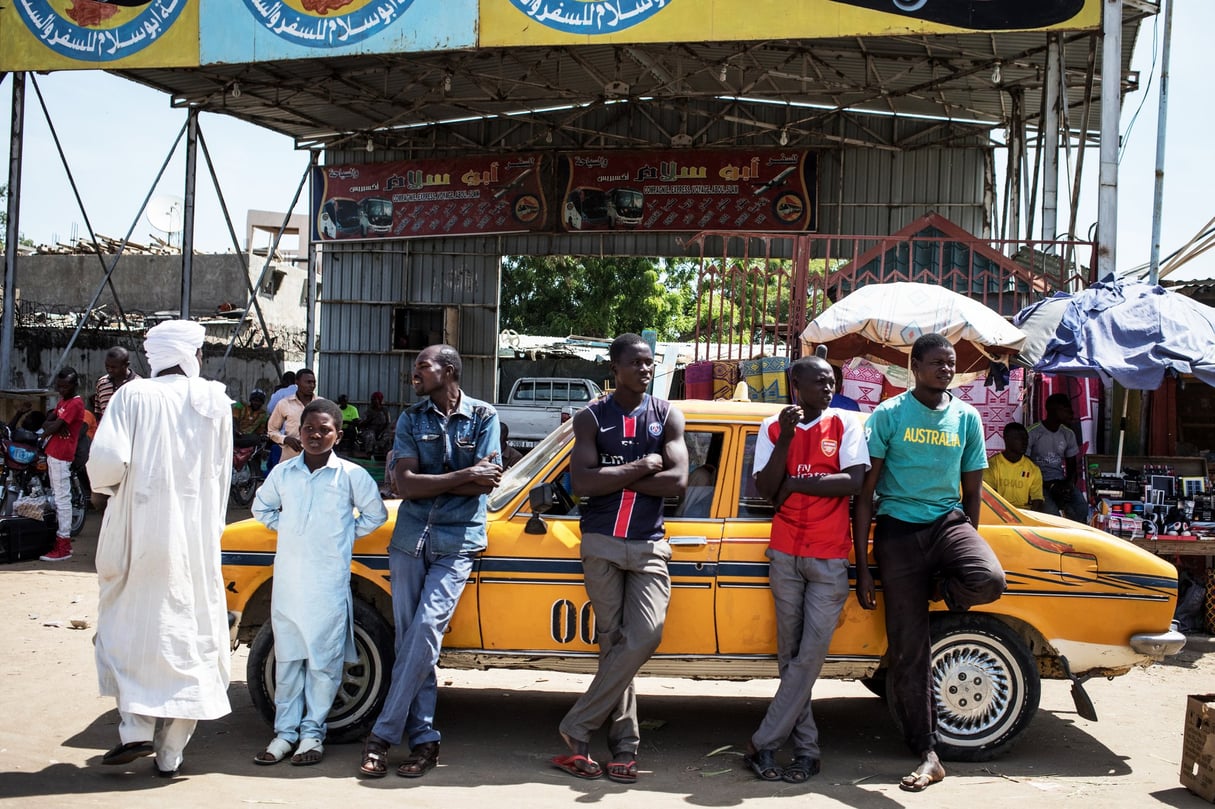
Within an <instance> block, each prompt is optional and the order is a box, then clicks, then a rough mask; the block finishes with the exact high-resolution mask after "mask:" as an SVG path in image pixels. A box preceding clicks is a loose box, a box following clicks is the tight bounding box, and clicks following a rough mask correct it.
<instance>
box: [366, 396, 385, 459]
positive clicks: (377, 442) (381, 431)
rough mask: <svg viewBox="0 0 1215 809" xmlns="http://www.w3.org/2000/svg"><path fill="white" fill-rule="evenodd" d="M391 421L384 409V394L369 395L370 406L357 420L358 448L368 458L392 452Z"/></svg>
mask: <svg viewBox="0 0 1215 809" xmlns="http://www.w3.org/2000/svg"><path fill="white" fill-rule="evenodd" d="M392 440H393V435H392V420H391V419H390V418H389V416H388V410H387V408H385V407H384V394H382V393H380V392H379V391H378V390H377V391H376V392H375V393H373V394H371V406H370V407H369V408H367V412H366V413H365V414H364V415H363V418H362V419H360V420H359V447H360V448H361V449H362V450H363V451H364V452H366V453H367V454H368V455H369V456H371V457H375V456H376V455H385V454H386V453H388V452H389V451H390V450H392Z"/></svg>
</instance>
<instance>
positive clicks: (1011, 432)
mask: <svg viewBox="0 0 1215 809" xmlns="http://www.w3.org/2000/svg"><path fill="white" fill-rule="evenodd" d="M1028 444H1029V431H1028V430H1026V429H1025V425H1024V424H1020V423H1019V422H1015V421H1010V422H1009V423H1008V424H1005V425H1004V451H1003V452H997V453H996V454H995V455H993V456H991V457H990V458H988V459H987V468H986V469H985V470H983V481H984V482H985V483H987V485H988V486H991V487H992V488H993V489H995V490H996V491H997V492H999V493H1000V496H1001V497H1003V498H1004V499H1005V500H1007V501H1008V502H1010V503H1012V504H1013V505H1014V506H1016V507H1017V508H1029V509H1033V510H1034V511H1041V510H1042V470H1041V469H1039V468H1038V465H1037V464H1035V463H1034V462H1033V461H1031V460H1030V459H1029V458H1027V457H1026V456H1025V447H1026V446H1028Z"/></svg>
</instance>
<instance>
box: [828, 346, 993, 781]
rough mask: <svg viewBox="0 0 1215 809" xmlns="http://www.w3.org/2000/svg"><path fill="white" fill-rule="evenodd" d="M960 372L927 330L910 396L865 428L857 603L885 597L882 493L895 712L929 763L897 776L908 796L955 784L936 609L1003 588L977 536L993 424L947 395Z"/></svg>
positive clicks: (856, 537) (916, 354)
mask: <svg viewBox="0 0 1215 809" xmlns="http://www.w3.org/2000/svg"><path fill="white" fill-rule="evenodd" d="M956 369H957V353H956V352H955V350H954V347H953V346H952V345H951V344H950V342H949V340H947V339H946V338H945V337H944V335H940V334H925V335H923V336H922V337H920V338H919V339H917V340H916V341H915V343H914V344H913V345H912V347H911V374H912V378H913V380H914V385H913V387H912V389H911V390H908V391H906V392H905V393H901V394H899V395H898V396H894V397H892V398H890V399H887V400H886V401H884V402H882V403H881V404H880V405H878V406H877V409H875V410H874V411H873V414H872V415H871V416H870V417H869V420H868V421H867V422H865V430H866V433H867V440H868V442H869V456H870V463H871V464H872V466H870V468H869V472H868V473H867V474H866V475H865V483H864V486H863V487H862V489H861V493H860V494H859V495H858V496H857V498H856V501H855V506H854V515H853V525H852V540H853V544H854V552H855V554H856V561H857V565H856V599H857V601H858V602H859V603H860V605H861V607H862V608H863V609H866V610H872V609H877V597H876V594H875V589H874V583H873V573H872V572H871V571H870V569H869V565H868V564H867V563H866V560H867V559H868V557H869V528H870V521H871V517H872V516H873V511H874V496H875V495H876V496H877V522H876V524H874V526H873V555H874V558H875V560H876V561H877V566H878V572H879V573H880V574H881V577H882V594H883V599H884V601H885V608H886V639H887V643H888V648H887V652H886V655H887V659H888V660H889V661H890V670H889V673H888V674H887V677H888V678H889V682H890V683H891V685H892V693H891V708H892V709H893V711H894V713H895V716H896V717H897V718H898V723H899V726H900V727H901V729H902V731H903V739H904V740H905V741H906V743H907V746H908V747H909V748H910V749H911V751H912V752H913V753H914V754H915V755H917V756H919V759H920V762H919V764H918V765H917V766H916V768H915V769H914V770H912V771H911V773H910V774H909V775H905V776H903V778H902V779H901V780H900V781H899V788H900V789H903V790H905V791H907V792H920V791H922V790H924V789H927V788H928V787H929V786H930V785H932V784H935V783H937V782H938V781H940V780H941V779H942V778H944V777H945V768H944V766H942V764H941V759H940V757H939V756H938V755H937V752H936V745H937V712H936V697H935V694H934V693H933V685H932V672H931V663H932V636H931V633H930V631H929V629H930V624H929V619H928V602H929V601H940V600H944V602H945V605H946V607H948V609H949V610H950V611H954V612H964V611H966V610H968V609H970V608H971V607H975V606H978V605H980V604H989V603H991V602H993V601H995V600H997V599H998V598H1000V596H1001V595H1002V594H1003V592H1004V571H1003V569H1002V568H1001V567H1000V562H999V560H998V559H996V555H995V554H994V553H993V552H992V550H991V548H990V547H989V546H988V544H987V543H986V542H985V541H984V540H983V537H981V536H979V532H978V530H977V526H978V525H979V512H980V510H981V507H982V496H983V470H984V469H986V468H987V450H986V446H985V445H984V442H983V423H982V421H981V419H980V418H979V413H978V411H977V410H975V409H974V408H973V407H972V406H971V405H969V404H967V403H965V402H963V401H962V400H961V399H958V398H956V397H955V396H953V394H951V393H950V392H949V384H950V383H951V382H952V381H953V377H954V373H955V372H956ZM959 493H960V494H961V496H960V497H959Z"/></svg>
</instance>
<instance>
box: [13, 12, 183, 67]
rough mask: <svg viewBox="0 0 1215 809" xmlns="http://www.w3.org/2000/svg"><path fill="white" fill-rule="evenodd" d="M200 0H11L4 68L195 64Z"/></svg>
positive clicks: (176, 65)
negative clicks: (108, 0) (102, 0)
mask: <svg viewBox="0 0 1215 809" xmlns="http://www.w3.org/2000/svg"><path fill="white" fill-rule="evenodd" d="M200 2H201V0H149V1H147V2H143V1H141V0H112V1H111V2H104V3H103V2H98V0H8V2H5V3H3V5H0V70H6V71H19V70H20V71H25V70H72V69H86V68H102V69H106V70H113V69H118V68H131V67H196V66H197V65H198V5H199V3H200Z"/></svg>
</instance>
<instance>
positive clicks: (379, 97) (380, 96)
mask: <svg viewBox="0 0 1215 809" xmlns="http://www.w3.org/2000/svg"><path fill="white" fill-rule="evenodd" d="M1146 16H1148V13H1147V12H1145V11H1141V10H1139V9H1138V8H1137V4H1129V3H1128V4H1127V6H1126V10H1125V19H1126V22H1125V24H1124V32H1123V44H1122V49H1123V53H1122V65H1123V75H1124V77H1125V80H1124V87H1126V88H1127V89H1133V86H1134V77H1133V76H1132V75H1131V74H1130V72H1129V67H1130V59H1131V53H1132V51H1133V50H1134V45H1135V40H1136V37H1137V34H1138V28H1139V23H1140V21H1141V20H1142V19H1143V18H1144V17H1146ZM1061 36H1062V42H1063V49H1064V60H1065V70H1066V78H1067V81H1066V84H1067V86H1068V92H1067V103H1068V108H1069V109H1070V110H1071V111H1072V112H1071V116H1070V119H1069V125H1070V127H1071V128H1072V129H1073V130H1075V129H1077V128H1078V127H1079V117H1080V116H1079V108H1080V107H1081V106H1082V105H1083V103H1084V98H1083V96H1084V83H1085V82H1084V78H1085V75H1086V71H1087V66H1088V63H1089V58H1090V49H1095V51H1094V53H1093V56H1094V57H1095V64H1096V65H1097V69H1098V71H1099V68H1100V64H1101V59H1100V37H1099V36H1098V34H1097V33H1096V32H1069V33H1064V34H1062V35H1061ZM1046 48H1047V34H1045V33H1042V32H1035V33H997V34H991V33H973V34H953V35H944V36H898V37H863V38H848V39H826V40H774V41H767V42H730V43H676V44H639V45H584V46H575V47H531V48H487V49H478V50H475V51H461V52H456V51H452V52H442V53H428V54H384V55H372V56H346V57H336V58H325V59H309V60H298V61H289V62H262V63H255V64H245V65H216V66H208V67H202V68H190V69H144V70H125V71H121V75H123V76H126V77H128V78H131V79H133V80H135V81H138V82H141V83H143V84H147V85H150V86H152V87H155V88H158V89H160V90H163V91H166V92H169V93H171V94H173V97H174V104H176V105H179V106H190V105H193V106H198V107H200V108H202V109H205V110H208V111H212V112H219V113H225V114H229V115H232V116H234V117H237V118H241V119H244V120H248V121H251V122H253V123H256V124H258V125H261V126H264V127H267V128H269V129H272V130H274V131H277V132H281V133H283V134H286V135H289V136H291V137H294V138H295V139H296V140H297V142H299V143H300V144H303V145H306V144H318V143H323V144H326V145H340V144H341V143H353V142H355V141H356V140H357V142H358V143H359V145H362V144H363V143H365V142H366V139H367V138H368V137H369V136H370V137H372V138H373V141H374V145H375V146H376V147H377V148H383V147H385V146H391V147H396V148H403V149H408V150H410V151H411V152H413V153H419V152H430V151H436V150H443V149H460V150H463V151H469V150H474V149H491V148H495V149H496V148H502V147H503V146H504V145H507V144H510V145H512V146H514V147H515V148H517V147H518V146H519V145H522V144H526V143H529V142H530V143H533V144H535V145H540V144H544V143H551V142H552V141H551V140H550V138H558V139H559V143H558V145H561V146H577V145H581V144H587V143H595V142H600V143H604V144H605V145H610V146H628V145H632V146H650V145H655V144H653V143H644V142H636V141H633V140H630V134H631V133H632V132H633V131H634V128H633V127H631V126H629V125H628V123H629V120H630V117H631V116H647V117H654V118H655V119H656V120H657V119H659V118H661V119H662V121H663V126H664V127H670V129H671V131H672V132H685V131H686V133H687V134H689V135H692V136H693V143H694V144H695V145H706V144H710V145H711V141H706V140H705V138H704V135H703V133H702V132H701V131H700V130H702V129H703V128H704V127H706V126H708V125H711V124H713V123H714V122H720V121H721V120H723V119H722V118H721V116H723V115H725V114H728V113H727V110H728V109H729V108H730V107H731V106H734V107H736V108H737V110H740V111H741V113H740V114H737V115H736V116H735V117H736V118H737V119H738V120H735V121H733V122H732V124H733V127H732V129H733V132H734V135H733V137H734V138H735V140H736V141H739V142H746V139H747V138H753V137H755V136H756V134H763V133H765V132H768V133H770V131H771V130H770V128H764V127H759V128H755V127H753V126H751V125H750V122H749V120H748V115H747V112H746V111H747V110H748V109H754V108H756V107H757V106H760V105H762V104H763V103H765V102H768V103H788V104H802V105H820V106H823V107H825V108H827V110H840V109H853V110H871V111H878V112H887V113H897V114H899V115H927V116H934V117H939V118H947V119H953V120H958V119H970V120H976V121H981V122H985V123H988V124H993V125H994V124H998V123H1000V122H1003V121H1004V120H1006V119H1007V117H1008V115H1009V111H1010V108H1011V99H1012V98H1013V96H1017V97H1019V98H1020V100H1021V108H1022V109H1023V110H1025V116H1026V118H1027V120H1029V121H1030V122H1033V121H1035V120H1036V119H1037V117H1038V110H1039V108H1040V99H1041V92H1042V84H1043V81H1042V78H1043V75H1044V72H1045V62H1046ZM996 65H999V71H998V74H997V71H996V69H995V68H996ZM235 82H239V86H240V90H241V92H240V93H239V96H238V97H234V95H235V94H234V93H233V92H232V88H233V86H234V83H235ZM448 88H450V89H448ZM1099 94H1100V81H1099V80H1098V81H1097V83H1096V84H1095V85H1094V88H1093V97H1092V103H1093V109H1092V115H1093V117H1092V118H1091V122H1092V123H1091V127H1092V128H1095V127H1096V122H1097V121H1098V120H1099V103H1098V98H1099ZM727 97H728V98H738V99H749V100H747V101H739V102H738V103H737V104H735V105H731V104H730V103H728V102H727V103H723V102H722V101H721V99H722V98H727ZM751 99H753V100H751ZM622 101H624V102H628V103H625V104H620V103H618V102H622ZM696 101H701V102H706V103H704V104H703V106H702V109H701V111H697V110H696V109H695V108H693V109H691V111H690V112H689V108H688V107H687V106H686V105H687V104H688V103H689V102H696ZM556 108H560V109H556ZM604 111H606V113H607V115H608V116H609V117H611V118H614V119H616V120H617V122H618V124H619V125H618V126H617V127H615V128H614V129H613V128H607V129H597V128H594V127H592V126H588V125H585V123H584V122H583V120H582V119H583V117H584V116H585V115H587V114H589V113H601V112H604ZM799 114H800V117H801V118H803V119H805V120H804V121H803V122H802V123H800V124H798V126H799V127H801V128H805V129H807V130H818V129H820V128H821V126H820V124H819V122H820V121H821V120H822V119H824V118H827V117H829V113H828V112H827V111H824V110H813V109H802V110H800V111H799ZM499 116H511V118H510V119H509V120H508V121H507V122H505V123H506V124H507V126H503V125H501V122H500V123H499V124H495V125H490V124H487V123H486V119H487V118H497V117H499ZM458 121H463V122H462V123H457V122H458ZM613 131H615V132H618V133H621V134H619V135H617V136H615V137H607V134H606V133H611V132H613ZM725 134H726V133H725V132H723V133H722V135H723V136H724V135H725ZM657 145H663V146H666V145H670V144H669V142H667V143H659V144H657ZM380 159H383V158H382V157H381V158H380Z"/></svg>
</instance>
